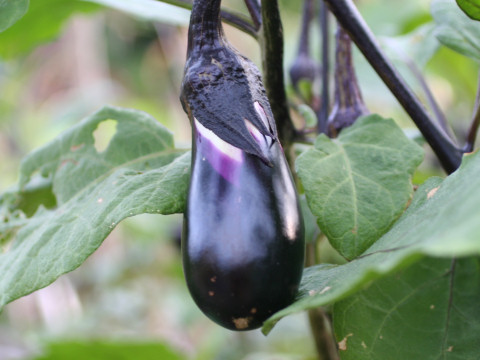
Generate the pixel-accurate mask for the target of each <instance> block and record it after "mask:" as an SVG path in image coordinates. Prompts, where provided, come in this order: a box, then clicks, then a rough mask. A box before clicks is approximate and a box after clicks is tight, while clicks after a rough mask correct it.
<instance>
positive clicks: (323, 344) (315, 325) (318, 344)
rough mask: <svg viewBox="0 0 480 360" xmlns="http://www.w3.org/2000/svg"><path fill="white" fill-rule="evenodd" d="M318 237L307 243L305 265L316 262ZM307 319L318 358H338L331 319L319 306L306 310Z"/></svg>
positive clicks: (322, 359) (328, 359)
mask: <svg viewBox="0 0 480 360" xmlns="http://www.w3.org/2000/svg"><path fill="white" fill-rule="evenodd" d="M317 247H318V239H316V240H315V241H313V242H309V243H307V246H306V257H305V266H306V267H308V266H313V265H315V264H318V254H317ZM308 320H309V323H310V329H311V331H312V336H313V340H314V342H315V348H316V350H317V355H318V359H319V360H339V359H340V358H339V354H338V349H337V343H336V341H335V337H334V335H333V331H332V320H331V319H330V317H329V316H328V314H327V313H326V311H325V310H324V309H323V308H321V307H318V308H315V309H311V310H308Z"/></svg>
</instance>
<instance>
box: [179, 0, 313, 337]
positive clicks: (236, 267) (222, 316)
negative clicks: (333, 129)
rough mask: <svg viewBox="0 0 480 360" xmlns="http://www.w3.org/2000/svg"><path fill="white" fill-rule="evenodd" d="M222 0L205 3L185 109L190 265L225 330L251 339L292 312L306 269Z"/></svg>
mask: <svg viewBox="0 0 480 360" xmlns="http://www.w3.org/2000/svg"><path fill="white" fill-rule="evenodd" d="M219 8H220V0H196V1H195V2H194V7H193V10H192V17H191V20H190V27H189V50H188V54H187V63H186V66H185V75H184V81H183V83H182V94H181V100H182V104H183V106H184V109H185V110H186V112H187V114H188V115H189V118H190V121H191V124H192V134H193V137H192V172H191V179H190V188H189V194H188V202H187V209H186V212H185V215H184V231H183V235H182V257H183V268H184V273H185V278H186V281H187V285H188V288H189V290H190V293H191V295H192V297H193V299H194V301H195V302H196V304H197V305H198V306H199V308H200V309H201V310H202V311H203V312H204V313H205V314H206V315H207V316H208V317H209V318H210V319H212V320H213V321H215V322H216V323H218V324H220V325H222V326H224V327H226V328H228V329H232V330H251V329H255V328H257V327H259V326H261V325H262V323H263V321H265V320H266V319H267V318H268V317H269V316H271V315H272V314H274V313H275V312H276V311H278V310H280V309H282V308H283V307H285V306H287V305H289V304H290V303H291V302H292V301H293V299H294V297H295V295H296V293H297V290H298V285H299V283H300V279H301V275H302V270H303V262H304V229H303V220H302V216H301V212H300V207H299V203H298V198H297V193H296V190H295V186H294V183H293V180H292V176H291V174H290V170H289V167H288V165H287V162H286V160H285V156H284V154H283V150H282V147H281V146H280V143H279V141H278V136H277V132H276V128H275V122H274V120H273V115H272V112H271V109H270V105H269V103H268V100H267V98H266V95H265V90H264V88H263V85H262V82H261V77H260V75H259V72H258V69H257V68H256V67H255V65H253V63H251V62H250V61H249V60H248V59H246V58H244V57H243V56H241V55H240V54H238V52H237V51H236V50H234V49H233V48H231V47H230V45H228V43H227V42H226V40H225V39H224V37H223V32H222V29H221V23H220V21H219V18H218V16H219Z"/></svg>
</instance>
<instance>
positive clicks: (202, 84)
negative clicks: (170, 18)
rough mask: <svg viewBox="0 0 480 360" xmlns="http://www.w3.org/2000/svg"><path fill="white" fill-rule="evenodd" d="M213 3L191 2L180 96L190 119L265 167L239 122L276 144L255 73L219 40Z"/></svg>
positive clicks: (215, 2)
mask: <svg viewBox="0 0 480 360" xmlns="http://www.w3.org/2000/svg"><path fill="white" fill-rule="evenodd" d="M219 13H220V1H219V0H204V1H202V0H196V1H195V2H194V7H193V9H192V16H191V20H190V27H189V37H188V52H187V62H186V65H185V71H184V78H183V82H182V89H181V96H180V99H181V101H182V105H183V107H184V110H185V111H186V112H187V114H188V115H189V117H190V119H191V121H192V122H193V118H195V119H196V120H197V121H198V122H199V123H200V124H202V125H203V126H204V127H205V128H207V129H209V130H211V131H212V132H213V133H215V134H216V135H217V136H218V137H219V138H221V139H222V140H224V141H225V142H227V143H229V144H231V145H233V146H234V147H237V148H239V149H241V150H243V151H245V152H247V153H249V154H252V155H255V156H258V157H259V158H260V159H261V160H262V161H263V162H264V163H265V164H267V165H269V166H271V165H272V161H271V159H270V158H269V156H268V153H266V152H265V151H264V150H262V148H261V146H260V145H259V143H258V142H257V140H256V139H255V138H254V137H253V136H252V134H251V132H250V131H249V129H248V128H247V126H246V124H245V120H248V121H249V122H250V123H251V124H252V125H253V126H254V127H255V128H256V129H258V131H259V132H260V133H261V134H262V135H264V136H265V137H270V138H271V139H272V140H273V141H278V135H277V130H276V126H275V121H274V119H273V114H272V111H271V109H270V105H269V102H268V99H267V95H266V91H265V89H264V87H263V83H262V79H261V75H260V71H259V70H258V68H257V67H256V66H255V65H254V64H253V63H252V62H251V61H250V60H248V59H247V58H245V57H244V56H242V55H241V54H240V53H239V52H238V51H237V50H235V49H234V48H233V47H232V46H231V45H230V44H229V43H228V41H227V40H226V39H225V37H224V33H223V28H222V24H221V21H220V19H219Z"/></svg>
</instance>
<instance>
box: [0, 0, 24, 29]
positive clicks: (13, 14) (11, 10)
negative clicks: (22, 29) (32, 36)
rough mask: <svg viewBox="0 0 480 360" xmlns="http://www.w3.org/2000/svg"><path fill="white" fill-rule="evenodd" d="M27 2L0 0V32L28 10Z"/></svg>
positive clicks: (22, 0) (21, 0)
mask: <svg viewBox="0 0 480 360" xmlns="http://www.w3.org/2000/svg"><path fill="white" fill-rule="evenodd" d="M28 3H29V0H0V32H2V31H4V30H6V29H8V28H9V27H10V26H12V25H13V24H15V23H16V22H17V21H18V19H20V18H21V17H22V16H23V15H25V13H26V12H27V10H28Z"/></svg>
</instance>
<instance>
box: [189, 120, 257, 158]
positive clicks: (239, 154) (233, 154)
mask: <svg viewBox="0 0 480 360" xmlns="http://www.w3.org/2000/svg"><path fill="white" fill-rule="evenodd" d="M193 120H194V121H195V128H196V129H197V131H198V132H199V133H200V135H201V136H203V137H204V138H206V139H207V140H209V141H210V142H211V143H212V144H213V145H214V146H215V147H216V148H217V149H218V151H220V152H221V153H223V154H225V155H226V156H228V157H229V158H231V159H232V160H235V161H238V162H242V161H243V151H242V150H240V149H239V148H237V147H235V146H233V145H230V144H229V143H227V142H226V141H224V140H222V139H220V138H219V137H218V136H217V135H215V133H214V132H213V131H212V130H209V129H207V128H206V127H205V126H203V125H202V124H200V122H199V121H198V120H197V119H196V118H193ZM257 131H258V130H257Z"/></svg>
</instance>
